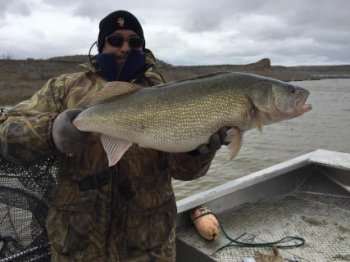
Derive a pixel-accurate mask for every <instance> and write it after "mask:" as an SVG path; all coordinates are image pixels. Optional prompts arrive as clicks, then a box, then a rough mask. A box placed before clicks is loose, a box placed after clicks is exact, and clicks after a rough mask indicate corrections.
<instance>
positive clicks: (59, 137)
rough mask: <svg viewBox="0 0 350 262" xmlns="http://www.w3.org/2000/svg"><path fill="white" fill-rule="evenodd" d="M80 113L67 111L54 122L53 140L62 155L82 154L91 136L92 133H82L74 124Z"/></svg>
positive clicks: (72, 110) (76, 110)
mask: <svg viewBox="0 0 350 262" xmlns="http://www.w3.org/2000/svg"><path fill="white" fill-rule="evenodd" d="M80 112H81V110H80V109H70V110H65V111H63V112H62V113H60V114H59V115H58V116H57V117H56V118H55V120H54V122H53V125H52V139H53V142H54V144H55V146H56V147H57V149H58V150H59V151H60V152H62V153H65V154H68V155H73V154H76V153H78V152H80V151H81V150H82V149H83V148H84V145H85V143H86V141H87V139H88V137H89V136H90V133H88V132H81V131H79V130H78V129H77V128H76V127H75V126H74V125H73V124H72V121H73V119H74V118H75V117H76V116H77V115H78V114H79V113H80Z"/></svg>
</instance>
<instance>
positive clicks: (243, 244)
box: [192, 212, 305, 255]
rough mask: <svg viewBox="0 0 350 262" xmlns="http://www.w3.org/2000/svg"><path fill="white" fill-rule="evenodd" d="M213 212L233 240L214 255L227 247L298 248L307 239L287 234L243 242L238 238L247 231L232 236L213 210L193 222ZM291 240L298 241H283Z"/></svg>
mask: <svg viewBox="0 0 350 262" xmlns="http://www.w3.org/2000/svg"><path fill="white" fill-rule="evenodd" d="M208 214H211V215H213V216H215V217H216V219H217V220H218V221H219V225H220V228H221V231H222V233H223V234H224V235H225V237H226V238H227V239H228V240H230V241H231V242H229V243H228V244H225V245H223V246H222V247H220V248H219V249H217V250H216V251H215V252H214V253H213V254H212V255H214V254H215V253H217V252H219V251H221V250H223V249H225V248H227V247H273V246H276V247H277V248H280V249H289V248H296V247H300V246H302V245H304V244H305V239H304V238H302V237H299V236H286V237H284V238H282V239H280V240H277V241H272V242H260V243H247V242H241V241H238V239H240V238H241V237H242V236H244V235H246V234H247V233H244V234H242V235H240V236H239V237H237V238H236V239H233V238H231V237H230V236H229V235H228V234H227V233H226V231H225V229H224V227H223V226H222V224H221V222H220V220H219V218H218V217H217V215H216V214H214V213H213V212H206V213H203V214H201V215H199V216H198V217H196V218H194V219H192V223H193V222H194V221H195V220H197V219H198V218H200V217H202V216H205V215H208ZM291 241H297V243H293V244H289V245H286V244H283V243H288V242H291Z"/></svg>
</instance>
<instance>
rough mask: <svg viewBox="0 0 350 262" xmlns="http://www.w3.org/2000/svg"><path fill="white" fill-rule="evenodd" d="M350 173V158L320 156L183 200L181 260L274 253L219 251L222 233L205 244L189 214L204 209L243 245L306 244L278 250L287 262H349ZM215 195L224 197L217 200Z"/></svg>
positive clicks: (179, 240) (225, 241)
mask: <svg viewBox="0 0 350 262" xmlns="http://www.w3.org/2000/svg"><path fill="white" fill-rule="evenodd" d="M326 153H327V155H328V157H325V155H326ZM339 159H340V160H341V161H339ZM348 160H349V162H348ZM349 170H350V155H348V154H342V153H340V155H339V154H337V155H336V154H333V153H332V152H327V151H318V152H317V153H316V154H315V153H313V154H309V155H307V156H304V157H301V158H297V159H293V160H291V161H288V162H286V163H282V164H280V165H277V166H274V167H272V168H269V169H268V170H263V171H260V172H257V173H255V174H252V175H251V177H249V176H248V177H246V178H242V180H240V181H238V182H237V181H235V182H230V183H229V184H228V185H223V186H220V187H218V188H215V189H213V190H214V192H211V191H208V192H205V193H204V194H201V195H199V196H194V197H192V198H190V199H187V200H184V201H183V202H182V203H179V205H178V208H180V209H181V208H182V210H180V214H179V217H178V228H177V261H182V262H185V261H192V262H193V261H243V259H244V258H245V257H254V254H255V252H259V253H262V254H273V253H272V250H271V248H266V247H226V248H224V249H222V250H220V251H218V252H216V251H217V250H218V249H219V248H220V247H222V246H224V245H226V244H228V243H230V240H228V239H227V238H226V237H225V235H224V234H221V237H220V238H219V239H218V240H216V241H206V240H204V239H203V238H201V237H200V236H199V234H198V233H197V232H196V230H195V229H194V227H193V226H192V225H191V224H190V222H189V221H188V218H186V211H185V210H189V209H191V208H193V207H196V206H198V205H200V204H206V205H207V206H208V207H209V208H210V209H211V210H212V211H213V212H214V213H215V214H217V216H218V218H219V221H220V223H221V225H222V227H223V229H224V230H225V232H226V233H227V235H229V236H230V237H231V238H233V239H237V238H238V237H239V238H238V239H237V240H238V241H240V242H247V243H260V242H273V241H276V240H280V239H282V238H284V237H287V236H298V237H301V238H303V239H305V245H303V246H301V247H296V248H293V249H279V251H280V253H281V255H282V257H283V259H285V260H284V261H298V262H301V261H318V262H323V261H325V262H326V261H327V262H328V261H350V190H349V185H350V171H349ZM215 192H216V194H217V195H218V192H220V194H221V196H218V197H214V195H215V194H214V193H215ZM292 243H293V241H292V242H288V243H283V244H284V245H289V244H292ZM294 243H297V242H295V241H294ZM215 252H216V253H215ZM281 261H283V260H281Z"/></svg>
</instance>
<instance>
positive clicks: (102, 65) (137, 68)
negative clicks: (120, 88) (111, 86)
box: [96, 49, 146, 82]
mask: <svg viewBox="0 0 350 262" xmlns="http://www.w3.org/2000/svg"><path fill="white" fill-rule="evenodd" d="M96 60H97V63H98V66H99V69H100V70H99V71H98V73H99V74H100V75H101V76H103V77H104V78H106V79H107V81H126V82H128V81H130V80H132V79H133V78H135V76H136V75H137V74H139V73H141V71H142V70H145V66H146V54H145V53H144V52H142V51H140V50H137V49H132V50H131V51H130V54H129V55H128V57H127V58H126V60H125V63H124V65H123V66H122V68H118V65H117V59H116V57H115V55H114V54H113V53H100V54H98V55H97V56H96Z"/></svg>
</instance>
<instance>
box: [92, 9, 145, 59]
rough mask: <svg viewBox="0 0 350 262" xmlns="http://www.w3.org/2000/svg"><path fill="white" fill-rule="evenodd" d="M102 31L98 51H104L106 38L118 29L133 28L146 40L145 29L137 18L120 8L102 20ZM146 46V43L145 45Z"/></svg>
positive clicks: (99, 35)
mask: <svg viewBox="0 0 350 262" xmlns="http://www.w3.org/2000/svg"><path fill="white" fill-rule="evenodd" d="M99 28H100V32H99V33H98V39H97V47H98V52H99V53H101V52H102V48H103V45H104V42H105V38H106V37H107V36H109V35H110V34H111V33H113V32H114V31H115V30H118V29H121V30H122V29H130V30H133V31H134V32H135V33H136V34H137V35H138V36H139V37H141V38H142V39H143V40H145V38H144V36H143V30H142V26H141V24H140V22H139V21H138V20H137V18H136V17H135V16H134V15H133V14H131V13H129V12H128V11H124V10H119V11H115V12H113V13H110V14H109V15H107V16H106V17H105V18H103V19H102V20H101V22H100V26H99ZM143 47H144V48H145V45H144V46H143Z"/></svg>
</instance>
